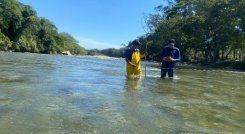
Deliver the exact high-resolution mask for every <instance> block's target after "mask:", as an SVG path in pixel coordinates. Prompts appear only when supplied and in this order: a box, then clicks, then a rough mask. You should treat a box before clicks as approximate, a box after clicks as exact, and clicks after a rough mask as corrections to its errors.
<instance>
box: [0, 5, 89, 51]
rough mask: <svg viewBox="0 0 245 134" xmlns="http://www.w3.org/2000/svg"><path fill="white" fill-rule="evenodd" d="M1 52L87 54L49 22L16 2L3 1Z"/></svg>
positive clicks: (0, 19) (0, 37)
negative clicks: (67, 52)
mask: <svg viewBox="0 0 245 134" xmlns="http://www.w3.org/2000/svg"><path fill="white" fill-rule="evenodd" d="M0 51H16V52H33V53H61V52H62V51H70V52H71V53H72V54H82V55H83V54H85V53H86V51H85V49H84V48H83V47H81V46H79V45H78V42H77V41H76V40H75V39H74V38H73V37H72V36H71V35H69V34H68V33H58V30H57V28H56V27H55V25H54V24H53V23H52V22H50V21H49V20H48V19H45V18H40V17H38V16H37V14H36V11H35V10H34V9H32V7H31V6H28V5H24V4H22V3H20V2H18V1H16V0H0Z"/></svg>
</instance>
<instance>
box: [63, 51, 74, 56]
mask: <svg viewBox="0 0 245 134" xmlns="http://www.w3.org/2000/svg"><path fill="white" fill-rule="evenodd" d="M62 54H63V55H72V54H71V53H70V51H63V52H62Z"/></svg>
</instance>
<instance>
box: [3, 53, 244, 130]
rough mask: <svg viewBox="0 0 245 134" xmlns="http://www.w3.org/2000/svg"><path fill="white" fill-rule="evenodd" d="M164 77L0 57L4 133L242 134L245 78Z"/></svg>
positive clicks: (67, 59)
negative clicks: (131, 76)
mask: <svg viewBox="0 0 245 134" xmlns="http://www.w3.org/2000/svg"><path fill="white" fill-rule="evenodd" d="M142 69H143V70H144V63H143V62H142ZM159 75H160V70H159V69H157V68H153V67H149V66H147V77H146V78H144V77H143V78H142V79H140V80H137V79H126V77H125V61H124V60H123V59H116V58H107V57H89V56H81V57H79V56H77V57H76V56H58V55H42V54H30V53H3V52H0V133H1V134H2V133H4V134H17V133H21V134H31V133H33V134H42V133H45V134H46V133H48V134H68V133H69V134H70V133H75V134H76V133H87V134H90V133H91V134H93V133H98V134H114V133H115V134H118V133H119V134H120V133H122V134H124V133H125V134H163V133H169V134H175V133H176V134H178V133H184V134H185V133H214V134H216V133H217V134H219V133H221V134H223V133H231V134H233V133H237V134H240V133H244V132H245V116H244V115H245V113H244V111H245V103H244V102H245V92H244V91H245V84H244V83H245V74H244V72H227V71H202V70H178V69H177V70H176V77H175V79H174V80H173V81H171V80H169V79H163V80H162V79H159Z"/></svg>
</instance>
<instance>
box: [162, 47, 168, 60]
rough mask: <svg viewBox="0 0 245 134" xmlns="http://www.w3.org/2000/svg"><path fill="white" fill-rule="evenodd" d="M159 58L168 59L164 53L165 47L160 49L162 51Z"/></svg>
mask: <svg viewBox="0 0 245 134" xmlns="http://www.w3.org/2000/svg"><path fill="white" fill-rule="evenodd" d="M161 59H162V60H163V61H169V58H168V56H167V55H166V52H165V48H163V49H162V52H161Z"/></svg>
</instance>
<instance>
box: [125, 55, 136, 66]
mask: <svg viewBox="0 0 245 134" xmlns="http://www.w3.org/2000/svg"><path fill="white" fill-rule="evenodd" d="M125 61H126V62H127V63H128V64H130V65H131V66H133V67H136V65H135V64H133V63H132V62H131V61H130V60H129V59H128V58H127V57H126V58H125Z"/></svg>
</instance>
